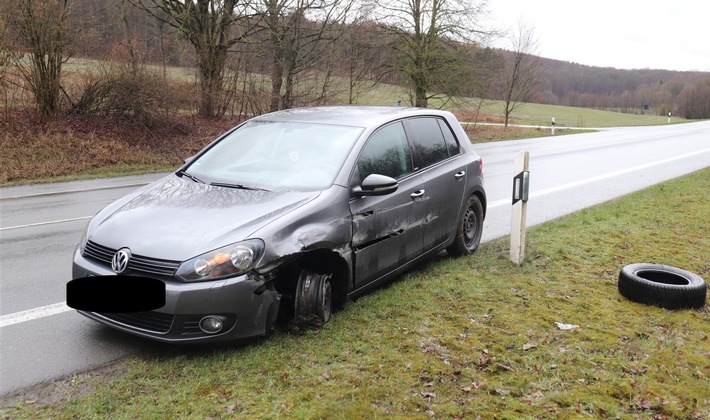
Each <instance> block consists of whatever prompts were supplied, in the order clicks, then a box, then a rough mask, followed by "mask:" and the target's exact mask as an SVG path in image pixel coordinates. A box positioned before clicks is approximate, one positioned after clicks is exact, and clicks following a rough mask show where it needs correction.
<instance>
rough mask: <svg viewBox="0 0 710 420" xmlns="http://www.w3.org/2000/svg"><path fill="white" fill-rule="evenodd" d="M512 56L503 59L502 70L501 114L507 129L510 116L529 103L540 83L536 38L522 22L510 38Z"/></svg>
mask: <svg viewBox="0 0 710 420" xmlns="http://www.w3.org/2000/svg"><path fill="white" fill-rule="evenodd" d="M511 41H512V46H513V54H512V55H511V56H509V57H507V58H506V59H505V64H504V70H503V105H504V106H503V114H504V116H505V126H506V127H508V120H509V119H510V115H511V114H512V113H513V111H515V110H516V109H519V108H520V107H522V106H523V105H524V104H525V103H526V102H529V101H530V100H531V99H532V97H533V95H534V94H535V91H536V89H537V86H538V85H539V83H540V60H539V58H538V57H537V56H536V55H535V53H536V52H537V37H536V35H535V31H534V30H533V28H532V27H530V26H526V25H525V24H523V23H522V22H519V23H518V30H517V32H516V33H515V34H514V35H513V37H512V38H511Z"/></svg>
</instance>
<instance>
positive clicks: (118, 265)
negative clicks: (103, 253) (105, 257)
mask: <svg viewBox="0 0 710 420" xmlns="http://www.w3.org/2000/svg"><path fill="white" fill-rule="evenodd" d="M129 259H131V250H130V249H128V248H123V249H119V250H118V252H116V254H114V256H113V259H111V268H113V271H115V272H116V274H121V273H123V272H124V271H126V268H128V260H129Z"/></svg>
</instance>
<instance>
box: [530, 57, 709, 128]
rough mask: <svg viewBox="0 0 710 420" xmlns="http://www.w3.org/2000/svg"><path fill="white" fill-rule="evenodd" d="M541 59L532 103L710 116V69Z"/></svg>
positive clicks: (688, 116)
mask: <svg viewBox="0 0 710 420" xmlns="http://www.w3.org/2000/svg"><path fill="white" fill-rule="evenodd" d="M540 60H541V76H542V77H541V83H540V85H539V86H538V88H537V92H536V94H535V96H534V98H533V101H532V102H536V103H544V104H552V105H566V106H576V107H583V108H597V109H606V110H612V111H619V112H624V113H651V114H654V115H667V114H668V112H672V113H673V115H680V116H683V117H685V118H691V119H693V118H697V119H702V118H710V73H706V72H679V71H670V70H652V69H635V70H620V69H615V68H608V67H591V66H585V65H581V64H577V63H570V62H565V61H558V60H551V59H544V58H541V59H540Z"/></svg>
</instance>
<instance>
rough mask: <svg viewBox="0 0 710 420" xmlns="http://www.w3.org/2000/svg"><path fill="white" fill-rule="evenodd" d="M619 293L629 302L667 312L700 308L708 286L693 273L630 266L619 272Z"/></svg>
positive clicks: (678, 269) (637, 265)
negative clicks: (656, 307)
mask: <svg viewBox="0 0 710 420" xmlns="http://www.w3.org/2000/svg"><path fill="white" fill-rule="evenodd" d="M619 293H621V295H622V296H624V297H626V298H627V299H629V300H632V301H634V302H639V303H646V304H649V305H655V306H660V307H661V308H666V309H681V308H700V307H702V306H703V305H705V298H706V294H707V285H706V284H705V281H704V280H703V279H702V277H700V276H698V275H697V274H694V273H691V272H690V271H686V270H682V269H680V268H676V267H672V266H669V265H662V264H649V263H640V264H629V265H627V266H625V267H624V268H622V269H621V271H620V272H619Z"/></svg>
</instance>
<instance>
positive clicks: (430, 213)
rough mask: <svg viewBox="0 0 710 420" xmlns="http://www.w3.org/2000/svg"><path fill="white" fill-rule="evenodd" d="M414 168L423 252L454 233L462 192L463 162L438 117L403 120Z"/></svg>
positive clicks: (456, 146)
mask: <svg viewBox="0 0 710 420" xmlns="http://www.w3.org/2000/svg"><path fill="white" fill-rule="evenodd" d="M405 127H406V130H407V134H408V135H409V140H410V143H411V145H412V146H411V147H412V155H413V161H414V165H415V167H414V170H415V172H416V173H419V180H420V182H419V185H420V189H421V190H422V197H421V198H420V202H421V206H419V207H418V208H417V209H416V210H417V211H420V212H422V214H421V215H419V217H420V218H421V219H423V220H424V245H423V251H428V250H430V249H433V248H435V247H437V246H439V245H441V244H442V243H444V242H445V241H446V240H447V239H449V238H450V237H451V235H453V234H454V231H455V229H456V221H457V220H458V214H459V211H460V210H461V207H462V202H463V200H464V193H465V191H466V176H465V175H466V165H465V164H464V163H463V162H462V160H461V159H458V157H459V156H460V149H459V146H458V143H457V141H456V137H455V136H454V135H453V133H452V131H451V129H450V128H449V126H448V124H447V123H446V121H445V120H443V119H442V118H436V117H418V118H412V119H409V120H407V121H406V125H405Z"/></svg>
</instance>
